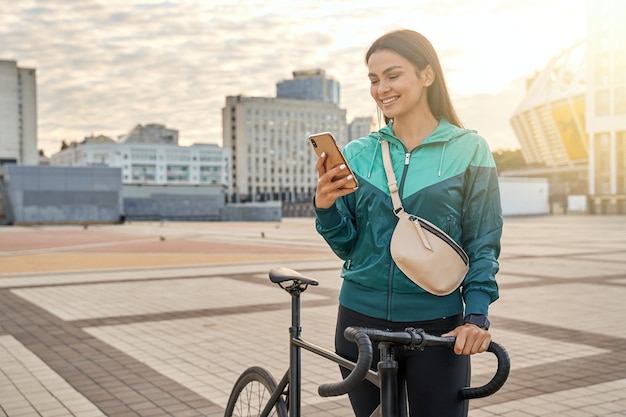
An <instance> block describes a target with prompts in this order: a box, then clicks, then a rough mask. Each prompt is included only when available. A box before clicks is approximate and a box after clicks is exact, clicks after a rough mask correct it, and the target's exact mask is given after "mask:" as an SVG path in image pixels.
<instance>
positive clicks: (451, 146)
mask: <svg viewBox="0 0 626 417" xmlns="http://www.w3.org/2000/svg"><path fill="white" fill-rule="evenodd" d="M391 127H392V124H390V125H388V126H385V127H383V128H382V129H380V130H379V131H378V132H373V133H371V134H370V135H369V136H367V137H364V138H361V139H358V140H355V141H352V142H350V143H348V144H347V145H346V146H345V148H344V149H343V153H344V155H345V156H346V159H347V160H348V163H349V165H350V167H351V168H352V170H353V171H354V174H355V176H356V177H357V179H358V181H359V188H358V189H357V190H356V191H355V192H354V193H352V194H349V195H347V196H345V197H341V198H340V199H338V200H336V201H335V204H334V205H333V206H331V207H330V208H328V209H317V208H316V214H317V218H316V228H317V231H318V232H319V233H320V234H321V235H322V236H323V237H324V239H325V240H326V242H328V244H329V246H330V248H331V249H332V250H333V251H334V252H335V254H336V255H337V256H339V258H341V259H343V260H344V261H345V262H344V264H343V268H342V272H341V276H342V278H343V284H342V287H341V292H340V296H339V302H340V304H341V305H343V306H344V307H347V308H349V309H351V310H354V311H357V312H359V313H362V314H365V315H368V316H371V317H376V318H380V319H384V320H389V321H395V322H403V321H422V320H432V319H438V318H442V317H449V316H452V315H456V314H460V313H465V314H487V313H488V308H489V304H490V303H492V302H493V301H495V300H496V299H497V298H498V286H497V284H496V280H495V274H496V272H497V271H498V261H497V259H498V256H499V254H500V237H501V235H502V209H501V204H500V192H499V188H498V177H497V171H496V167H495V163H494V160H493V157H492V155H491V151H490V150H489V146H488V145H487V143H486V141H485V140H484V139H483V138H482V137H481V136H479V135H478V134H477V133H476V132H475V131H471V130H466V129H461V128H458V127H456V126H454V125H452V124H450V123H449V122H448V121H447V120H445V119H441V120H440V121H439V126H438V127H437V129H435V131H434V132H433V133H432V134H431V135H430V136H428V137H427V138H425V139H424V141H423V142H422V144H420V145H419V146H418V147H417V148H415V149H413V151H411V152H410V153H409V152H408V151H407V150H406V147H405V146H404V144H403V143H402V141H400V139H398V138H397V137H395V136H394V134H393V131H392V129H391ZM380 140H387V141H389V148H390V152H391V159H392V162H393V168H394V172H395V174H396V178H397V180H398V188H399V193H400V197H401V199H402V204H403V206H404V210H405V211H406V212H408V213H411V214H416V215H418V216H421V217H423V218H425V219H426V220H428V221H430V222H432V223H434V224H435V225H437V226H438V227H439V228H441V229H442V230H443V231H445V232H446V233H448V234H449V235H450V237H452V238H453V239H454V240H455V241H456V242H457V243H459V244H460V245H461V246H462V247H463V248H464V249H465V252H467V254H468V255H469V258H470V268H469V271H468V273H467V275H466V277H465V280H464V281H463V284H462V285H461V287H460V288H459V289H458V290H457V291H455V292H453V293H452V294H450V295H447V296H436V295H433V294H430V293H428V292H426V291H424V290H423V289H422V288H420V287H419V286H417V285H416V284H414V283H413V282H412V281H411V280H409V279H408V278H407V277H406V276H405V275H404V274H403V273H402V271H400V269H398V267H397V266H396V265H395V263H394V262H393V260H392V258H391V254H390V252H389V245H390V242H391V236H392V234H393V230H394V227H395V226H396V223H397V221H398V218H397V217H396V215H395V214H394V212H393V205H392V202H391V196H390V194H389V188H388V186H387V177H386V175H385V169H384V167H383V161H382V154H381V146H380Z"/></svg>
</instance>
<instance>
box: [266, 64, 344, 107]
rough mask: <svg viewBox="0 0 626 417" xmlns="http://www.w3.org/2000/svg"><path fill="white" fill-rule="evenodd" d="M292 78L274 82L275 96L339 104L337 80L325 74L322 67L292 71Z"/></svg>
mask: <svg viewBox="0 0 626 417" xmlns="http://www.w3.org/2000/svg"><path fill="white" fill-rule="evenodd" d="M292 75H293V79H291V80H283V81H281V82H279V83H277V84H276V97H278V98H293V99H297V100H313V101H323V102H325V103H335V104H336V105H337V106H338V107H339V106H340V97H339V82H338V81H336V80H334V79H332V78H329V77H327V76H326V71H324V70H323V69H313V70H304V71H294V72H293V73H292Z"/></svg>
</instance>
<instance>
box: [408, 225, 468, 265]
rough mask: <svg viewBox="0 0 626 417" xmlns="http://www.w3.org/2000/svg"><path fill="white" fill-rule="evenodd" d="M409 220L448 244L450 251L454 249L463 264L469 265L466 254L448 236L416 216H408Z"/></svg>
mask: <svg viewBox="0 0 626 417" xmlns="http://www.w3.org/2000/svg"><path fill="white" fill-rule="evenodd" d="M409 220H411V221H412V222H415V221H416V220H417V221H418V223H419V225H420V226H421V227H423V228H424V229H426V230H428V231H429V232H430V233H432V234H434V235H435V236H437V237H439V238H440V239H441V240H443V241H444V242H446V243H447V244H448V246H450V247H451V248H452V249H454V251H455V252H456V253H458V254H459V256H460V257H461V259H462V260H463V263H464V264H465V265H467V264H468V263H469V256H467V253H465V251H464V250H463V248H461V247H460V246H459V244H458V243H456V242H455V241H454V239H452V238H451V237H450V236H448V235H447V234H445V233H444V232H443V231H441V230H440V229H438V228H436V227H433V226H432V225H430V224H428V223H427V222H425V221H422V219H420V218H419V217H417V216H413V215H411V216H409Z"/></svg>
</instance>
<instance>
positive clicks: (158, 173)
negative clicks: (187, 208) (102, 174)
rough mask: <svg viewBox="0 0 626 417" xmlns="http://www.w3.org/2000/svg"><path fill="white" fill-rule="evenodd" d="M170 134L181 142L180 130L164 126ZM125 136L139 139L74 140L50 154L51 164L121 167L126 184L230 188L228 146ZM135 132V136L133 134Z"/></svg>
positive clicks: (156, 137)
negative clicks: (75, 141)
mask: <svg viewBox="0 0 626 417" xmlns="http://www.w3.org/2000/svg"><path fill="white" fill-rule="evenodd" d="M149 126H160V127H162V128H163V129H160V131H162V132H174V133H172V134H170V133H168V134H167V137H171V138H172V140H173V141H174V140H175V141H176V142H177V141H178V131H174V130H171V129H165V128H164V127H163V126H161V125H149ZM136 130H137V128H135V129H133V131H131V134H129V135H127V136H124V137H125V138H128V139H132V138H136V137H140V138H141V139H139V142H132V141H131V142H128V141H126V142H116V141H114V140H113V139H111V138H108V137H106V136H102V135H101V136H90V137H86V138H85V140H84V141H83V142H81V143H72V144H70V146H68V147H67V148H66V149H63V150H62V151H60V152H58V153H56V154H54V155H52V156H51V157H50V165H64V166H108V167H116V168H121V170H122V183H123V184H162V185H167V184H172V185H173V184H178V185H183V184H214V185H216V184H220V185H222V186H224V187H228V182H229V178H230V170H229V166H228V162H229V161H230V155H229V149H226V150H224V149H222V148H221V147H219V146H218V145H215V144H195V145H193V146H178V145H176V144H173V143H172V144H169V143H164V141H163V140H162V138H161V137H158V136H155V137H153V138H152V140H154V142H146V141H145V140H144V139H145V137H146V136H148V135H145V134H142V133H137V131H136ZM133 133H135V134H136V135H135V136H133Z"/></svg>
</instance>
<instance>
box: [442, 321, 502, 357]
mask: <svg viewBox="0 0 626 417" xmlns="http://www.w3.org/2000/svg"><path fill="white" fill-rule="evenodd" d="M441 336H442V337H449V336H454V337H456V342H455V343H454V353H456V354H457V355H473V354H475V353H482V352H485V351H487V349H488V348H489V343H491V333H489V331H488V330H484V329H481V328H480V327H478V326H476V325H475V324H470V323H466V324H464V325H462V326H458V327H457V328H455V329H454V330H452V331H451V332H448V333H446V334H442V335H441Z"/></svg>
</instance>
